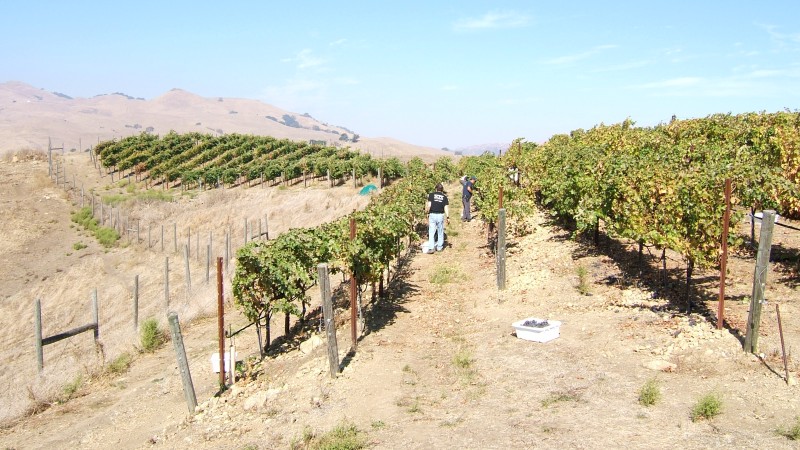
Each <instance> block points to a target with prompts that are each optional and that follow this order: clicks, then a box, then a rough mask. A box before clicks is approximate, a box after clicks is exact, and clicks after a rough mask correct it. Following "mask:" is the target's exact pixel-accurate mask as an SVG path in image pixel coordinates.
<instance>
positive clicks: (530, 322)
mask: <svg viewBox="0 0 800 450" xmlns="http://www.w3.org/2000/svg"><path fill="white" fill-rule="evenodd" d="M522 325H523V326H526V327H532V328H544V327H546V326H548V325H550V323H548V322H547V320H542V321H538V320H536V319H528V320H526V321H525V322H523V323H522Z"/></svg>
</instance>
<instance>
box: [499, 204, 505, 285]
mask: <svg viewBox="0 0 800 450" xmlns="http://www.w3.org/2000/svg"><path fill="white" fill-rule="evenodd" d="M501 192H502V191H501ZM497 214H498V215H497V289H499V290H501V291H502V290H505V288H506V210H505V208H501V209H500V210H499V211H498V212H497Z"/></svg>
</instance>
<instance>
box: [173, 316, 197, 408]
mask: <svg viewBox="0 0 800 450" xmlns="http://www.w3.org/2000/svg"><path fill="white" fill-rule="evenodd" d="M168 318H169V328H170V332H171V334H172V343H173V344H174V346H175V356H176V358H177V359H178V368H179V369H180V371H181V381H182V382H183V396H184V398H186V406H188V407H189V414H194V411H195V408H197V397H196V396H195V394H194V384H192V374H191V372H189V360H188V359H186V349H185V348H184V346H183V336H182V335H181V325H180V323H179V322H178V314H176V313H174V312H171V313H169V315H168Z"/></svg>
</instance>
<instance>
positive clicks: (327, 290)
mask: <svg viewBox="0 0 800 450" xmlns="http://www.w3.org/2000/svg"><path fill="white" fill-rule="evenodd" d="M317 273H318V274H319V290H320V294H321V296H322V315H323V319H324V320H325V336H326V337H327V338H328V365H329V366H330V370H331V378H336V374H338V373H339V345H338V344H337V342H336V320H335V317H334V314H333V299H332V298H331V280H330V276H329V274H328V265H327V264H325V263H322V264H318V265H317Z"/></svg>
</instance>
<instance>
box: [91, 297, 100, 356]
mask: <svg viewBox="0 0 800 450" xmlns="http://www.w3.org/2000/svg"><path fill="white" fill-rule="evenodd" d="M92 318H93V319H94V344H95V345H97V340H98V339H100V309H99V305H98V301H97V288H94V290H93V291H92Z"/></svg>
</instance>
